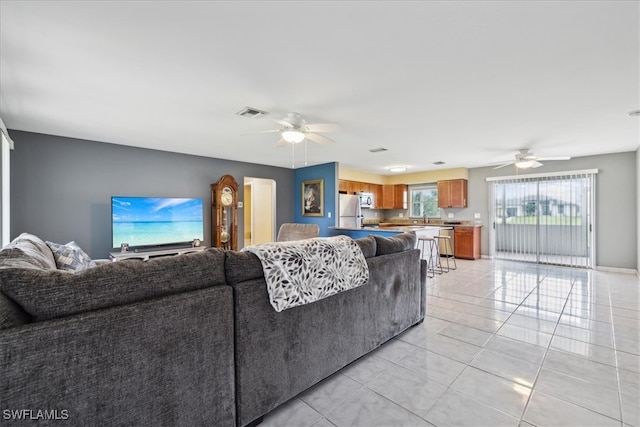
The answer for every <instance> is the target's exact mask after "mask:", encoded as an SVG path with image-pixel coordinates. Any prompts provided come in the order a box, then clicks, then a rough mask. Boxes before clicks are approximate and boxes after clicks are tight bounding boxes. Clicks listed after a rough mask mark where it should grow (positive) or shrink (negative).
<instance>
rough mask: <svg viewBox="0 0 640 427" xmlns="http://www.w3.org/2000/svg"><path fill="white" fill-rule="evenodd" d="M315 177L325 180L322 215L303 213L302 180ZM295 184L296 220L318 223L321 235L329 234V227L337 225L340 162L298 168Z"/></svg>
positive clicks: (303, 222)
mask: <svg viewBox="0 0 640 427" xmlns="http://www.w3.org/2000/svg"><path fill="white" fill-rule="evenodd" d="M314 179H322V180H324V194H323V201H324V208H323V211H322V216H304V215H303V214H302V182H303V181H309V180H314ZM293 180H294V184H293V209H294V215H293V217H294V222H297V223H301V224H318V225H319V226H320V236H321V237H327V236H329V227H333V226H335V225H336V209H337V207H338V163H336V162H332V163H324V164H321V165H315V166H307V167H304V168H299V169H296V170H295V172H294V178H293Z"/></svg>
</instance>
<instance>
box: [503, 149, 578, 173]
mask: <svg viewBox="0 0 640 427" xmlns="http://www.w3.org/2000/svg"><path fill="white" fill-rule="evenodd" d="M570 158H571V157H569V156H555V157H538V156H536V155H535V154H533V153H532V152H530V151H529V149H528V148H522V149H520V150H519V152H518V153H516V158H515V160H513V161H511V162H507V163H503V164H501V165H498V166H496V167H495V168H494V169H500V168H503V167H505V166H509V165H515V167H517V168H518V169H529V168H538V167H540V166H542V163H540V160H542V161H547V160H569V159H570Z"/></svg>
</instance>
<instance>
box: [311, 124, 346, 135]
mask: <svg viewBox="0 0 640 427" xmlns="http://www.w3.org/2000/svg"><path fill="white" fill-rule="evenodd" d="M306 128H307V130H308V131H309V132H320V133H322V132H337V131H339V130H340V125H339V124H337V123H311V124H308V125H307V126H306Z"/></svg>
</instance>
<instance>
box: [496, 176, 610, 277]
mask: <svg viewBox="0 0 640 427" xmlns="http://www.w3.org/2000/svg"><path fill="white" fill-rule="evenodd" d="M596 174H597V170H588V171H574V172H562V173H556V174H531V175H526V176H511V177H496V178H487V181H489V187H490V188H489V193H490V194H491V201H492V202H491V209H492V212H491V220H492V230H491V239H490V247H491V253H492V255H493V256H495V257H496V258H501V259H510V260H517V261H529V262H536V263H543V264H556V265H567V266H572V267H582V268H592V267H593V265H594V258H595V253H594V247H595V246H594V235H595V233H594V231H593V227H592V225H593V223H594V218H593V212H594V195H595V176H596Z"/></svg>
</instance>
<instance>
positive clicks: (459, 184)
mask: <svg viewBox="0 0 640 427" xmlns="http://www.w3.org/2000/svg"><path fill="white" fill-rule="evenodd" d="M438 207H439V208H466V207H467V180H466V179H450V180H446V181H438Z"/></svg>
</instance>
